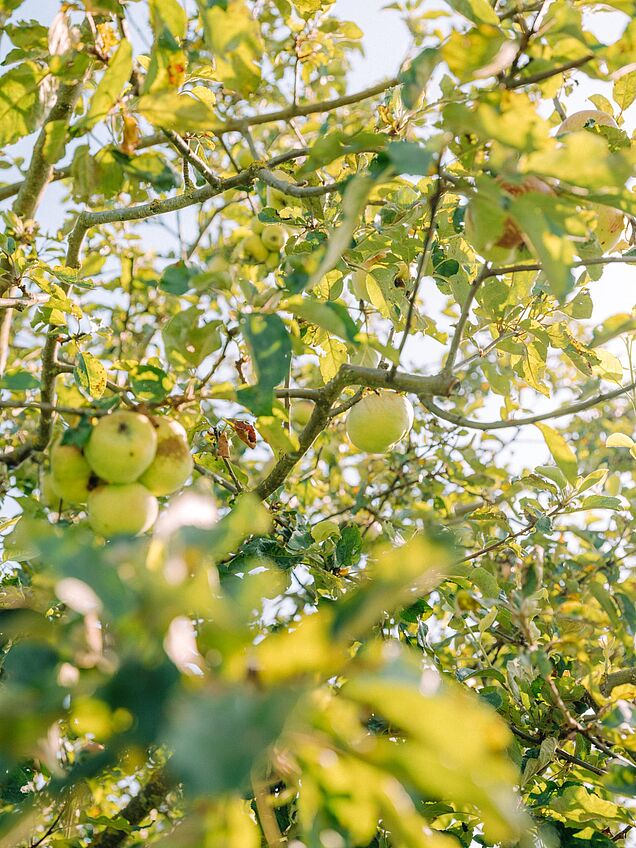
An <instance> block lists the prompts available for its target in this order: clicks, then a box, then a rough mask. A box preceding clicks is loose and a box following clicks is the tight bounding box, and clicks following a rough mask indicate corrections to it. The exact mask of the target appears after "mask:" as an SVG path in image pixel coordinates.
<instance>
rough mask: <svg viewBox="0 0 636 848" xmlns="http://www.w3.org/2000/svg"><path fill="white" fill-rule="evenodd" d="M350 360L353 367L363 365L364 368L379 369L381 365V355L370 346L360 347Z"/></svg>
mask: <svg viewBox="0 0 636 848" xmlns="http://www.w3.org/2000/svg"><path fill="white" fill-rule="evenodd" d="M349 359H350V362H351V364H352V365H361V366H362V367H363V368H377V367H378V365H379V364H380V354H379V353H378V352H377V350H374V349H373V348H372V347H369V345H360V347H358V348H356V350H355V351H354V352H353V353H352V354H351V356H350V358H349Z"/></svg>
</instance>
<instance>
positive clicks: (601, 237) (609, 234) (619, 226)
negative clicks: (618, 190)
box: [590, 203, 625, 253]
mask: <svg viewBox="0 0 636 848" xmlns="http://www.w3.org/2000/svg"><path fill="white" fill-rule="evenodd" d="M590 209H592V210H593V211H594V212H595V213H596V221H595V222H594V224H593V226H592V232H593V233H594V235H595V236H596V239H597V241H598V243H599V244H600V245H601V247H602V248H603V252H604V253H607V252H608V251H610V250H612V248H614V247H615V246H616V244H617V242H618V240H619V239H620V237H621V234H622V232H623V229H624V227H625V216H624V215H623V213H622V212H621V211H620V210H619V209H612V207H611V206H603V205H601V204H600V203H591V204H590Z"/></svg>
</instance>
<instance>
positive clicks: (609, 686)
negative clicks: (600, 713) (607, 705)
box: [599, 668, 636, 698]
mask: <svg viewBox="0 0 636 848" xmlns="http://www.w3.org/2000/svg"><path fill="white" fill-rule="evenodd" d="M627 683H628V684H630V685H631V686H636V668H621V669H619V670H618V671H612V672H610V673H609V674H606V675H604V677H603V679H602V680H601V685H600V686H599V689H600V691H601V695H604V696H605V697H606V698H608V697H609V696H610V695H611V694H612V692H613V690H614V689H616V687H617V686H625V684H627Z"/></svg>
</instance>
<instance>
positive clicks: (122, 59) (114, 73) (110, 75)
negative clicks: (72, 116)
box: [75, 38, 133, 131]
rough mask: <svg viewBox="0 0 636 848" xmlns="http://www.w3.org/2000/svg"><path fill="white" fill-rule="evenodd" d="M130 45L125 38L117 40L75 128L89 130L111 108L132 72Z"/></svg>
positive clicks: (102, 118) (101, 119)
mask: <svg viewBox="0 0 636 848" xmlns="http://www.w3.org/2000/svg"><path fill="white" fill-rule="evenodd" d="M132 56H133V51H132V45H131V44H130V42H129V41H127V40H126V39H125V38H124V39H122V40H121V41H120V42H119V47H118V48H117V50H116V51H115V54H114V56H113V57H112V59H111V60H110V62H109V63H108V67H107V68H106V71H105V72H104V76H103V77H102V78H101V80H100V81H99V84H98V86H97V88H96V89H95V93H94V94H93V96H92V98H91V102H90V106H89V107H88V112H87V113H86V115H85V117H84V118H83V119H82V120H81V121H79V123H78V124H76V126H75V129H76V130H78V131H79V130H80V129H81V130H89V129H91V128H92V127H94V126H95V124H97V123H99V121H103V120H104V118H106V117H107V115H108V113H109V112H110V110H111V109H112V108H113V106H114V105H115V103H116V102H117V100H118V99H119V96H120V95H121V92H122V89H123V87H124V86H125V85H126V83H127V82H128V81H129V80H130V74H131V73H132Z"/></svg>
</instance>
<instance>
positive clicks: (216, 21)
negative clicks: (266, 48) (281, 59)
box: [198, 0, 263, 95]
mask: <svg viewBox="0 0 636 848" xmlns="http://www.w3.org/2000/svg"><path fill="white" fill-rule="evenodd" d="M198 6H199V11H200V14H201V18H202V19H203V25H204V29H205V40H206V43H207V45H208V47H209V48H210V50H211V51H212V53H213V54H214V59H215V65H216V67H215V75H216V77H217V78H218V79H219V81H220V82H222V83H223V85H224V87H225V88H228V89H231V90H232V91H237V92H239V93H241V94H244V95H245V94H251V93H252V92H254V91H256V89H257V88H258V86H259V85H260V83H261V69H260V65H259V62H260V61H261V58H262V56H263V44H262V39H261V33H260V27H259V25H258V22H257V21H256V20H255V18H254V17H253V16H252V12H251V10H250V9H249V8H248V6H247V4H246V3H245V2H244V0H228V3H227V7H226V8H223V7H221V6H220V5H218V4H215V5H212V6H211V7H210V4H209V3H207V2H205V0H198Z"/></svg>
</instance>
